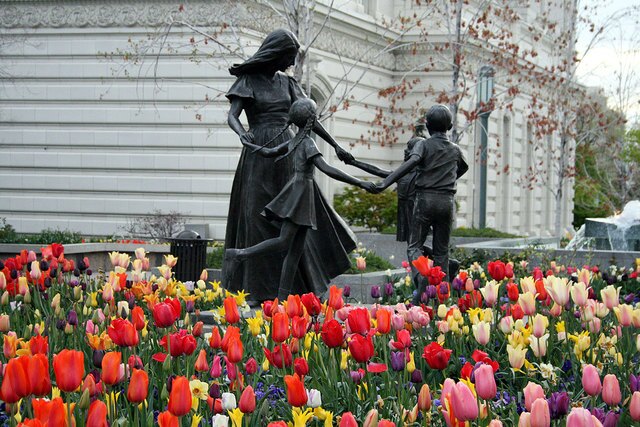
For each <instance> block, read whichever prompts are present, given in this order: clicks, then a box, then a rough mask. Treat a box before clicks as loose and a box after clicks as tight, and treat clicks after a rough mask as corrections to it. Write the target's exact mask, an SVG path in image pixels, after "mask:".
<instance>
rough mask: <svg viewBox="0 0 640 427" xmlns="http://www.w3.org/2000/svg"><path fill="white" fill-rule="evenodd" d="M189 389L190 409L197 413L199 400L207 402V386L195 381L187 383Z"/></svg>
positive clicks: (202, 382)
mask: <svg viewBox="0 0 640 427" xmlns="http://www.w3.org/2000/svg"><path fill="white" fill-rule="evenodd" d="M189 388H190V389H191V408H192V409H193V410H195V411H197V410H198V405H199V403H200V400H207V398H208V397H209V384H207V383H205V382H204V381H200V380H197V379H196V380H191V381H189Z"/></svg>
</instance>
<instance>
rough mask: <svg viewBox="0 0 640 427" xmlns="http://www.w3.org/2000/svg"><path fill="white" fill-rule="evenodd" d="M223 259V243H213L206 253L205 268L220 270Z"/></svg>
mask: <svg viewBox="0 0 640 427" xmlns="http://www.w3.org/2000/svg"><path fill="white" fill-rule="evenodd" d="M223 259H224V243H222V242H214V243H213V248H211V250H210V251H207V268H218V269H220V268H222V260H223Z"/></svg>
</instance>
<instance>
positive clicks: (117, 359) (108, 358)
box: [102, 351, 122, 385]
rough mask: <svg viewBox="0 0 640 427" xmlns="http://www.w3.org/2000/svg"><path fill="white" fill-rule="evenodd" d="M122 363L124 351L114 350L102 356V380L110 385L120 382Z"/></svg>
mask: <svg viewBox="0 0 640 427" xmlns="http://www.w3.org/2000/svg"><path fill="white" fill-rule="evenodd" d="M120 363H122V353H120V352H119V351H112V352H109V353H107V354H105V355H104V357H103V358H102V382H104V383H105V384H109V385H114V384H117V383H118V377H119V376H120Z"/></svg>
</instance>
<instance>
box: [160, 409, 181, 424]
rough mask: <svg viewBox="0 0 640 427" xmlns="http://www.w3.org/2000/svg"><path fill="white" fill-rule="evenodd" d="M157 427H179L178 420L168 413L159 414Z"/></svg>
mask: <svg viewBox="0 0 640 427" xmlns="http://www.w3.org/2000/svg"><path fill="white" fill-rule="evenodd" d="M158 426H160V427H180V420H178V417H176V416H175V415H173V414H172V413H171V412H169V411H164V412H161V413H160V415H158Z"/></svg>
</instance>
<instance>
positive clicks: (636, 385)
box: [629, 374, 640, 394]
mask: <svg viewBox="0 0 640 427" xmlns="http://www.w3.org/2000/svg"><path fill="white" fill-rule="evenodd" d="M629 386H630V387H631V393H632V394H633V393H634V392H636V391H640V375H633V374H631V375H629Z"/></svg>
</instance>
